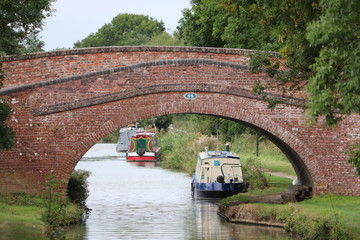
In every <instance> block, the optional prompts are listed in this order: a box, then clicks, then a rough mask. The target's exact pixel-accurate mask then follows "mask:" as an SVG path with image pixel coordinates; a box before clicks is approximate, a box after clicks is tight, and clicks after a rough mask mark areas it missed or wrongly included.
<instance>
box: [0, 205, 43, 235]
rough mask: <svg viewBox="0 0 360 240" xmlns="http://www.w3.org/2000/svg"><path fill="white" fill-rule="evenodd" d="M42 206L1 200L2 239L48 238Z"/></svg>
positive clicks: (0, 225) (0, 223)
mask: <svg viewBox="0 0 360 240" xmlns="http://www.w3.org/2000/svg"><path fill="white" fill-rule="evenodd" d="M42 211H43V210H42V208H40V207H36V206H17V205H8V204H6V203H3V202H0V232H1V236H0V239H46V238H45V235H44V231H45V224H44V223H43V222H42V221H41V214H42Z"/></svg>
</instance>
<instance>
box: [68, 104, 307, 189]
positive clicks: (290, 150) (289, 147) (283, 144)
mask: <svg viewBox="0 0 360 240" xmlns="http://www.w3.org/2000/svg"><path fill="white" fill-rule="evenodd" d="M134 100H135V101H136V99H134ZM213 108H215V109H223V110H220V111H219V110H218V111H217V112H216V113H215V112H214V111H213ZM235 108H236V107H234V108H229V107H228V106H226V104H222V103H218V104H216V105H214V104H213V103H211V102H208V103H205V104H204V103H199V104H197V103H191V104H188V105H187V104H185V106H184V104H183V103H178V102H172V103H168V105H167V106H166V108H165V109H166V114H182V113H190V114H204V115H212V116H217V117H222V118H226V119H229V120H232V121H235V122H238V123H239V124H243V125H246V126H248V127H250V128H252V129H254V130H256V131H258V132H260V133H261V134H262V135H264V136H266V137H267V138H268V139H269V140H270V141H272V142H273V143H274V144H275V145H276V146H277V147H279V149H280V150H281V151H282V152H283V153H284V154H285V156H286V157H287V158H288V160H289V161H290V163H291V164H292V166H293V167H294V170H295V172H296V174H297V177H298V179H299V181H300V182H301V184H303V185H306V186H311V187H312V186H313V180H312V177H311V171H309V169H308V168H307V165H306V162H304V160H303V159H302V157H301V155H302V156H304V157H307V156H311V155H312V154H311V149H309V148H308V147H307V146H306V144H305V143H303V142H302V140H300V139H298V138H296V137H295V136H293V135H292V134H291V133H289V132H287V130H286V129H284V128H283V127H281V126H279V125H278V124H276V123H274V122H273V121H272V120H271V119H268V118H266V117H264V116H261V115H258V114H252V113H249V112H246V111H242V110H239V109H235ZM151 109H152V110H153V112H149V111H146V113H144V112H145V109H142V108H140V109H138V110H136V111H133V112H132V114H131V113H124V112H121V111H119V112H114V115H122V114H124V115H132V116H131V117H130V118H126V120H125V121H126V122H124V121H123V120H122V119H118V118H117V117H115V116H114V118H113V120H110V121H108V122H104V123H103V124H102V126H101V127H99V128H98V129H96V130H95V132H91V133H88V136H85V137H84V139H83V140H82V141H80V142H77V143H75V144H74V146H73V149H72V151H71V152H73V153H74V156H72V157H71V159H72V165H73V168H74V167H75V166H76V164H77V162H78V160H80V158H81V157H82V156H83V155H84V154H85V153H86V151H87V150H88V149H90V148H91V147H92V146H93V145H94V144H95V143H97V142H99V141H100V140H101V139H103V138H104V137H105V136H107V135H108V134H110V133H112V132H113V131H115V130H116V129H118V128H119V127H120V126H124V125H126V124H128V123H132V122H136V121H139V120H142V119H144V118H152V117H157V116H160V115H164V112H162V111H161V109H164V106H162V105H158V106H153V107H152V108H151ZM147 110H149V109H147ZM229 110H230V111H229ZM239 111H240V112H242V113H241V114H240V115H237V116H234V114H231V113H235V112H239ZM254 120H256V122H255V121H254ZM255 124H257V125H255ZM269 126H271V128H270V127H269ZM270 131H271V132H270ZM293 143H295V144H293ZM298 145H302V147H301V148H299V149H300V150H301V151H300V152H299V153H298V152H296V151H295V150H294V148H297V146H298ZM81 148H82V151H81V152H80V151H79V149H81ZM194 157H195V156H194ZM73 168H70V169H69V170H71V171H72V169H73ZM71 171H69V172H68V174H71Z"/></svg>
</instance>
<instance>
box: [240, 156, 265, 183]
mask: <svg viewBox="0 0 360 240" xmlns="http://www.w3.org/2000/svg"><path fill="white" fill-rule="evenodd" d="M242 170H243V176H244V181H245V182H246V183H248V184H249V188H250V189H265V188H267V187H269V182H268V180H267V178H266V176H265V174H264V172H263V171H262V169H261V165H260V163H259V162H258V161H256V160H255V159H254V158H249V159H248V160H247V161H246V163H244V164H243V167H242Z"/></svg>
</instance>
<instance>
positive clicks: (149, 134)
mask: <svg viewBox="0 0 360 240" xmlns="http://www.w3.org/2000/svg"><path fill="white" fill-rule="evenodd" d="M155 134H156V133H154V132H151V131H146V130H145V131H140V132H137V133H136V134H135V135H134V136H133V137H134V138H136V136H149V137H152V136H154V135H155Z"/></svg>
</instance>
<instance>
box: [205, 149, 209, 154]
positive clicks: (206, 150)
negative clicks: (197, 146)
mask: <svg viewBox="0 0 360 240" xmlns="http://www.w3.org/2000/svg"><path fill="white" fill-rule="evenodd" d="M208 151H209V147H205V152H206V155H209V154H208Z"/></svg>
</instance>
